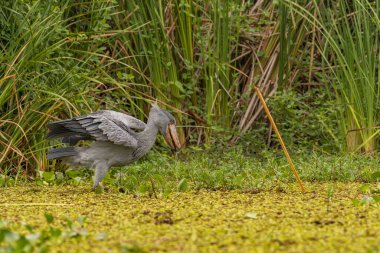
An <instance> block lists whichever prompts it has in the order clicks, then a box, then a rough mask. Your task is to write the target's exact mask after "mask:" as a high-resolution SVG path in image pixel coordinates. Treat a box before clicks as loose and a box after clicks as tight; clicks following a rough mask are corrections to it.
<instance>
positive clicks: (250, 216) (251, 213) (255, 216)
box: [245, 212, 257, 219]
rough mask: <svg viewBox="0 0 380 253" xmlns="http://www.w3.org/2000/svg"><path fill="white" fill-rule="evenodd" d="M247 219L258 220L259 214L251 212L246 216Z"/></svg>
mask: <svg viewBox="0 0 380 253" xmlns="http://www.w3.org/2000/svg"><path fill="white" fill-rule="evenodd" d="M245 217H248V218H250V219H257V213H256V212H249V213H246V214H245Z"/></svg>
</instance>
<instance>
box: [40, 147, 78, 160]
mask: <svg viewBox="0 0 380 253" xmlns="http://www.w3.org/2000/svg"><path fill="white" fill-rule="evenodd" d="M77 155H78V151H77V150H76V148H74V147H67V148H54V149H51V150H49V151H48V152H47V159H49V160H51V159H59V158H63V157H68V156H77Z"/></svg>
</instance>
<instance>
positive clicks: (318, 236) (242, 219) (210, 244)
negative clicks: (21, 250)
mask: <svg viewBox="0 0 380 253" xmlns="http://www.w3.org/2000/svg"><path fill="white" fill-rule="evenodd" d="M306 187H307V191H308V192H307V193H306V194H302V193H300V191H299V189H298V188H297V185H295V184H294V185H290V186H289V187H285V188H276V189H272V190H270V191H262V192H254V191H251V192H242V191H206V190H200V191H189V192H184V193H172V194H170V195H169V196H168V197H166V198H161V197H159V198H155V197H154V196H152V197H147V196H135V195H131V194H121V193H116V192H105V193H102V194H95V193H93V192H89V189H88V187H82V186H79V187H74V186H50V187H48V186H38V187H37V186H30V187H28V186H22V187H21V186H20V187H10V188H0V205H1V206H0V209H1V212H0V220H3V221H8V225H6V226H7V227H8V228H9V229H10V230H11V231H14V232H17V233H19V234H28V233H30V232H29V231H28V229H26V227H27V226H25V224H29V226H32V227H33V231H37V232H38V231H43V230H44V229H45V230H47V229H46V227H50V228H56V229H60V230H61V231H62V233H63V234H65V233H66V234H67V235H69V236H66V237H62V236H61V237H58V238H57V239H51V240H48V241H47V242H46V243H45V244H46V245H47V246H46V247H48V248H49V249H50V251H52V252H89V251H92V252H112V251H113V252H119V251H123V252H332V251H335V250H337V249H339V250H340V251H342V252H367V251H368V250H372V251H374V252H376V251H378V250H380V246H379V245H380V240H379V238H380V224H379V223H380V212H379V205H378V204H376V203H371V204H368V205H367V204H366V205H360V206H358V207H356V206H354V205H353V202H352V199H354V198H358V194H359V189H360V184H356V183H334V184H333V185H332V184H310V183H309V184H306ZM359 197H361V196H360V195H359ZM46 213H48V214H51V215H52V217H54V218H53V220H52V217H51V216H49V215H48V216H47V217H46ZM78 217H80V218H79V221H78ZM84 217H85V218H84ZM47 219H48V220H49V222H51V224H50V225H49V224H48V223H47V221H46V220H47ZM70 222H71V223H72V224H69V225H67V224H68V223H70ZM34 233H35V232H34ZM70 233H72V234H70ZM76 233H77V234H76ZM0 239H1V238H0ZM0 245H2V246H3V247H5V246H6V242H4V241H3V244H0Z"/></svg>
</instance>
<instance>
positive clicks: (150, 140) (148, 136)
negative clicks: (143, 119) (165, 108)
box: [138, 118, 158, 149]
mask: <svg viewBox="0 0 380 253" xmlns="http://www.w3.org/2000/svg"><path fill="white" fill-rule="evenodd" d="M157 133H158V128H157V126H156V125H155V124H154V121H153V120H152V119H151V118H149V119H148V122H147V124H146V127H145V129H144V131H142V132H139V133H138V135H139V138H138V139H139V140H140V141H141V145H143V146H146V147H147V148H149V149H150V148H151V147H152V146H153V145H154V143H155V141H156V137H157Z"/></svg>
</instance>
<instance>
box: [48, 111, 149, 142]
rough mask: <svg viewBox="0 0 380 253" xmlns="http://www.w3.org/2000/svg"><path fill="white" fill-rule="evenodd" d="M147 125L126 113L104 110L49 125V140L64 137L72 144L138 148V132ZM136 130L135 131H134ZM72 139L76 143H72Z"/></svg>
mask: <svg viewBox="0 0 380 253" xmlns="http://www.w3.org/2000/svg"><path fill="white" fill-rule="evenodd" d="M145 126H146V125H145V123H144V122H142V121H140V120H138V119H136V118H134V117H132V116H129V115H126V114H124V113H120V112H115V111H110V110H102V111H97V112H94V113H91V114H89V115H86V116H79V117H75V118H72V119H68V120H63V121H57V122H51V123H48V125H47V127H48V129H49V133H48V135H47V138H59V137H63V139H64V140H63V141H64V142H65V139H66V140H68V142H69V143H70V144H73V143H74V144H75V143H76V142H77V141H78V140H97V141H110V142H113V143H115V144H117V145H123V146H127V147H136V146H137V140H136V138H135V134H136V132H135V131H136V130H140V131H141V130H144V129H145ZM134 130H135V131H134ZM72 139H74V140H75V142H73V143H71V141H72Z"/></svg>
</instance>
